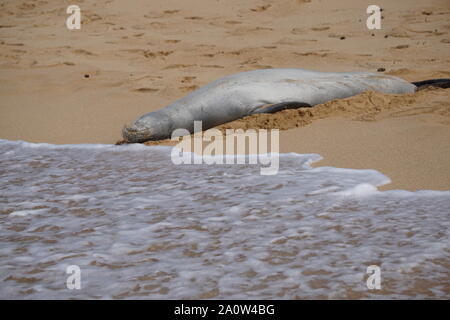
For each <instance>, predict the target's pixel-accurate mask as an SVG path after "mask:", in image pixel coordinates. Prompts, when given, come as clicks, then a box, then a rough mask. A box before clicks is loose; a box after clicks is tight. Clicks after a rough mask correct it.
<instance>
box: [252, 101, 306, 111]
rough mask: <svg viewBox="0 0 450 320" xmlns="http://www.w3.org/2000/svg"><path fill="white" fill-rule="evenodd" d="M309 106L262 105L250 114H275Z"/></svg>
mask: <svg viewBox="0 0 450 320" xmlns="http://www.w3.org/2000/svg"><path fill="white" fill-rule="evenodd" d="M310 107H311V105H309V104H307V103H304V102H297V101H295V102H281V103H275V104H269V105H264V106H261V107H258V108H257V109H255V110H254V111H253V112H252V114H256V113H275V112H279V111H282V110H286V109H298V108H310Z"/></svg>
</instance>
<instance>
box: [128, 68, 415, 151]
mask: <svg viewBox="0 0 450 320" xmlns="http://www.w3.org/2000/svg"><path fill="white" fill-rule="evenodd" d="M415 89H416V86H415V85H413V84H411V83H409V82H406V81H404V80H402V79H399V78H396V77H392V76H387V75H380V74H374V73H369V72H317V71H310V70H304V69H263V70H255V71H248V72H242V73H238V74H234V75H231V76H227V77H224V78H222V79H219V80H216V81H214V82H211V83H210V84H208V85H206V86H204V87H202V88H200V89H197V90H195V91H193V92H191V93H190V94H188V95H187V96H185V97H184V98H182V99H180V100H177V101H175V102H174V103H172V104H170V105H168V106H167V107H165V108H162V109H160V110H157V111H154V112H150V113H148V114H145V115H143V116H142V117H140V118H139V119H137V120H136V121H135V122H134V123H133V125H132V126H131V127H126V128H125V129H124V130H123V137H124V139H125V140H127V141H128V142H144V141H147V140H160V139H166V138H170V137H171V134H172V132H173V131H174V130H175V129H178V128H183V129H187V130H189V132H191V133H192V132H194V121H202V128H203V129H208V128H211V127H214V126H217V125H220V124H223V123H226V122H230V121H233V120H236V119H240V118H243V117H245V116H248V115H251V114H256V113H273V112H277V111H280V110H283V109H292V108H299V107H312V106H314V105H316V104H320V103H324V102H326V101H330V100H333V99H342V98H346V97H350V96H353V95H356V94H358V93H361V92H363V91H366V90H374V91H380V92H383V93H412V92H414V91H415Z"/></svg>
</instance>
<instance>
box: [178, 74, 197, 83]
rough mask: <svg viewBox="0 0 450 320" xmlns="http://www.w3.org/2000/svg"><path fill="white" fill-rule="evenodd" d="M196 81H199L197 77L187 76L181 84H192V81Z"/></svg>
mask: <svg viewBox="0 0 450 320" xmlns="http://www.w3.org/2000/svg"><path fill="white" fill-rule="evenodd" d="M195 79H197V77H195V76H186V77H183V79H182V80H181V82H182V83H188V82H191V81H192V80H195Z"/></svg>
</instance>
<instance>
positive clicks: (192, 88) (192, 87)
mask: <svg viewBox="0 0 450 320" xmlns="http://www.w3.org/2000/svg"><path fill="white" fill-rule="evenodd" d="M198 88H199V86H197V85H195V84H194V85H192V86H185V87H179V88H178V89H180V90H182V91H185V92H186V91H194V90H196V89H198Z"/></svg>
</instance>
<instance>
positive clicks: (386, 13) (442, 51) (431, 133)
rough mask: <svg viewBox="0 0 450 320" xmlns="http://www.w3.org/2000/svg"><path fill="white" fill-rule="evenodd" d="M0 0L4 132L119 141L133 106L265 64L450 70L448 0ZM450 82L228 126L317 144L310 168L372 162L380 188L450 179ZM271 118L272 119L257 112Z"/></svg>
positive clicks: (135, 110) (428, 73) (304, 149)
mask: <svg viewBox="0 0 450 320" xmlns="http://www.w3.org/2000/svg"><path fill="white" fill-rule="evenodd" d="M78 4H79V6H80V8H81V13H82V27H81V30H68V29H67V28H66V27H65V20H66V18H67V16H68V15H67V14H66V13H65V9H66V7H67V5H68V3H66V2H63V3H60V2H59V1H48V0H42V1H3V2H2V4H1V11H0V19H1V20H0V21H1V23H0V35H1V41H0V55H1V57H2V60H1V62H0V83H1V86H0V97H1V99H0V138H2V139H9V140H25V141H30V142H49V143H57V144H68V143H70V144H72V143H115V142H116V141H117V140H120V138H121V136H120V133H121V129H122V128H123V126H124V125H125V124H129V123H130V122H131V121H133V120H134V119H136V118H137V117H138V116H140V115H142V114H144V113H147V112H149V111H152V110H156V109H159V108H162V107H164V106H166V105H167V104H169V103H171V102H172V101H174V100H176V99H179V98H181V97H183V96H184V95H186V94H187V93H188V92H190V91H192V90H194V89H196V88H198V87H200V86H202V85H205V84H207V83H209V82H210V81H213V80H215V79H217V78H220V77H223V76H225V75H229V74H233V73H237V72H241V71H247V70H254V69H259V68H284V67H286V68H292V67H298V68H307V69H313V70H319V71H370V72H377V70H378V69H380V68H384V69H385V71H384V73H386V74H390V75H395V76H399V77H402V78H404V79H406V80H409V81H419V80H424V79H431V78H444V77H449V76H450V58H449V55H448V53H449V46H450V24H449V16H450V4H449V2H448V1H445V0H433V1H427V2H423V1H416V0H412V1H396V2H392V1H379V2H378V5H380V6H381V8H383V20H382V29H381V30H372V31H371V30H368V29H367V28H366V25H365V21H366V19H367V14H366V12H365V10H366V8H367V5H368V4H367V3H365V2H361V1H357V0H345V1H339V2H337V1H299V0H283V1H277V2H273V1H263V0H251V1H246V2H242V1H235V0H232V1H216V2H214V4H212V3H211V2H209V1H200V0H197V1H190V2H189V3H187V2H180V1H173V0H171V1H162V0H155V1H135V2H133V5H129V4H127V3H125V2H122V1H118V0H108V1H96V2H87V1H78ZM449 97H450V93H449V90H444V89H434V90H433V89H429V90H425V91H423V92H419V93H417V94H415V95H410V96H403V97H393V96H390V95H382V94H379V93H364V94H362V95H360V96H357V97H352V98H349V99H348V100H347V102H342V101H333V102H330V103H327V104H325V105H323V106H318V110H316V111H314V112H313V113H312V115H311V114H310V113H304V112H303V113H300V114H299V113H298V112H297V113H296V111H286V112H284V114H283V112H282V113H281V114H276V115H269V116H264V117H265V118H264V117H262V118H264V120H267V119H269V120H268V121H266V122H268V123H266V122H264V121H262V120H261V119H256V118H252V119H246V120H239V121H238V123H233V124H230V126H231V127H236V126H238V127H247V128H248V127H268V128H280V129H285V130H283V131H282V133H281V151H283V152H299V153H319V154H321V155H322V156H323V157H324V160H322V161H321V162H319V163H317V164H316V165H327V166H328V165H330V166H336V167H346V168H372V169H376V170H379V171H380V172H382V173H383V174H385V175H387V176H389V177H390V178H391V180H392V183H391V184H389V185H386V186H384V187H383V188H384V189H396V188H400V189H407V190H418V189H437V190H448V189H449V187H450V167H449V166H448V159H449V156H450V144H449V142H448V141H450V139H449V138H450V127H449V125H450V118H449V115H450V113H449V108H450V103H449ZM263 122H264V123H263Z"/></svg>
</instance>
